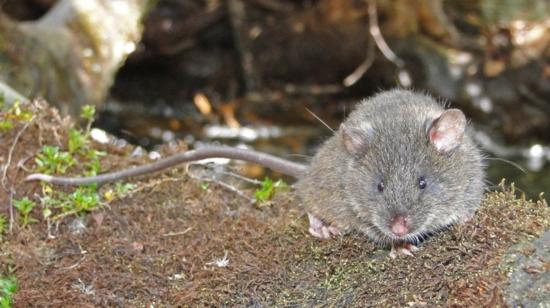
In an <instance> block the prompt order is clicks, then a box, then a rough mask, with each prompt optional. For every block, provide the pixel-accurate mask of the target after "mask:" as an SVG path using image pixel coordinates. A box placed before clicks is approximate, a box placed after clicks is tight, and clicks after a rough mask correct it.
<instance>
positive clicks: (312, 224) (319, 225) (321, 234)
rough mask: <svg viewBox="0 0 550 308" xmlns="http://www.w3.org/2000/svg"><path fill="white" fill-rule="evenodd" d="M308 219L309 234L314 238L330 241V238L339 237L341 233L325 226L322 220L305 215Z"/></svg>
mask: <svg viewBox="0 0 550 308" xmlns="http://www.w3.org/2000/svg"><path fill="white" fill-rule="evenodd" d="M307 216H308V219H309V230H308V231H309V233H310V234H311V235H313V236H314V237H317V238H320V239H323V240H327V239H330V238H331V237H332V236H336V235H340V234H341V232H340V230H339V229H338V228H336V227H334V226H329V225H326V224H325V223H324V222H323V221H322V220H320V219H319V218H317V217H315V216H313V215H311V214H310V213H307Z"/></svg>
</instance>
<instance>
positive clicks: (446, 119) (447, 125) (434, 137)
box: [428, 109, 466, 154]
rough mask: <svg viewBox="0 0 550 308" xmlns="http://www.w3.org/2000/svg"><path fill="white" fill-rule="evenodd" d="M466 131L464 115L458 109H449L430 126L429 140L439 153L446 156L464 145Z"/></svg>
mask: <svg viewBox="0 0 550 308" xmlns="http://www.w3.org/2000/svg"><path fill="white" fill-rule="evenodd" d="M465 131H466V117H465V116H464V113H462V111H460V110H458V109H448V110H445V111H443V113H442V114H441V115H440V116H439V118H437V119H435V120H433V122H432V123H431V124H430V125H429V128H428V138H429V140H430V143H431V144H432V145H433V146H434V147H435V148H436V150H437V151H438V152H439V153H441V154H446V153H449V152H451V151H452V150H454V149H456V148H457V147H458V146H459V145H460V144H461V143H462V138H463V137H464V132H465Z"/></svg>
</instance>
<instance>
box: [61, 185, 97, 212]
mask: <svg viewBox="0 0 550 308" xmlns="http://www.w3.org/2000/svg"><path fill="white" fill-rule="evenodd" d="M96 190H97V189H96V188H95V187H93V188H87V187H79V188H77V189H76V190H75V191H74V192H73V193H72V194H70V197H69V203H68V204H69V207H68V208H66V210H67V211H75V212H76V213H80V212H89V211H91V210H93V209H94V208H95V207H96V206H97V205H98V204H99V194H98V193H97V191H96Z"/></svg>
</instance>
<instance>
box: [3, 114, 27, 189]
mask: <svg viewBox="0 0 550 308" xmlns="http://www.w3.org/2000/svg"><path fill="white" fill-rule="evenodd" d="M31 123H32V119H31V120H30V121H28V122H27V123H25V125H24V126H23V128H21V130H19V131H18V132H17V135H15V138H14V139H13V142H12V144H11V147H10V150H9V152H8V160H7V161H6V164H5V165H4V170H3V173H2V179H1V180H0V182H2V186H3V187H4V189H5V190H6V191H8V188H7V187H6V176H7V173H8V169H9V167H10V164H11V159H12V156H13V151H14V150H15V146H16V145H17V142H18V141H19V138H20V137H21V135H22V134H23V132H24V131H25V130H26V129H27V127H29V125H30V124H31Z"/></svg>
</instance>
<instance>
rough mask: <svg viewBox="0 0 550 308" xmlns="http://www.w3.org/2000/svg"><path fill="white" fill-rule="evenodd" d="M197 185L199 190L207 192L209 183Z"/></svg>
mask: <svg viewBox="0 0 550 308" xmlns="http://www.w3.org/2000/svg"><path fill="white" fill-rule="evenodd" d="M199 185H200V188H201V189H202V190H208V187H209V186H210V183H208V182H201V183H200V184H199Z"/></svg>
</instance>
